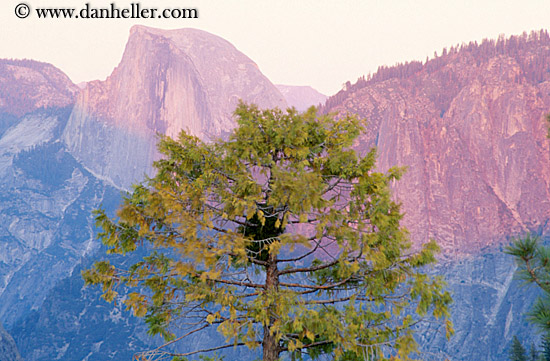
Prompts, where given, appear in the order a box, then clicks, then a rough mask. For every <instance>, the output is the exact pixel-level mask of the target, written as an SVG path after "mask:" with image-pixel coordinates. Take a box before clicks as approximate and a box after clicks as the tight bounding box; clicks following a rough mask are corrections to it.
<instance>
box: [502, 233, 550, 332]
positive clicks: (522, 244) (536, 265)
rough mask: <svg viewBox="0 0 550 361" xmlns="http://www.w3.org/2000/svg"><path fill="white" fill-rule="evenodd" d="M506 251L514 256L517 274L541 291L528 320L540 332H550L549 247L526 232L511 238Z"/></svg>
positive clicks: (538, 238)
mask: <svg viewBox="0 0 550 361" xmlns="http://www.w3.org/2000/svg"><path fill="white" fill-rule="evenodd" d="M505 252H506V253H508V254H510V255H512V256H514V257H515V258H516V262H517V263H518V266H519V269H518V272H517V275H518V277H519V278H520V279H522V280H523V281H525V282H526V283H527V284H535V285H537V286H538V287H539V288H540V289H542V291H543V295H542V297H539V298H537V300H536V301H535V304H534V305H533V308H532V309H531V311H530V312H529V314H528V320H529V321H530V322H531V323H533V324H534V325H535V326H537V327H538V328H539V329H540V330H541V331H542V332H545V333H549V332H550V248H548V247H545V246H543V245H541V244H540V237H538V236H536V235H532V234H527V235H526V236H525V237H523V238H519V239H515V240H513V242H512V244H511V245H510V246H508V247H506V250H505Z"/></svg>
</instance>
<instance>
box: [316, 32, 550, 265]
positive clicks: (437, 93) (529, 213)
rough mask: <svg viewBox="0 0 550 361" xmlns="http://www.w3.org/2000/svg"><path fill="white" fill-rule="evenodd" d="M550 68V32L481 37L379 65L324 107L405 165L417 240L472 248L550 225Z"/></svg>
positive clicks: (458, 249)
mask: <svg viewBox="0 0 550 361" xmlns="http://www.w3.org/2000/svg"><path fill="white" fill-rule="evenodd" d="M549 70H550V40H549V38H548V34H547V33H546V32H541V33H533V34H531V35H530V36H527V35H524V36H522V37H513V38H511V39H508V40H504V39H500V40H499V41H498V42H494V41H485V42H484V43H482V44H481V45H477V44H470V45H468V46H463V47H462V49H455V48H453V49H451V51H450V52H447V51H445V55H443V56H441V57H439V58H436V59H433V60H431V61H429V62H427V63H425V64H422V63H411V64H406V65H401V66H397V67H395V68H382V69H381V70H380V71H379V72H378V73H377V74H375V75H374V76H373V77H372V78H370V79H360V80H359V81H358V82H357V84H355V85H349V86H348V89H347V90H345V91H342V92H341V93H339V94H337V95H336V96H334V97H332V98H331V99H329V100H328V101H327V106H326V107H325V109H324V110H325V111H327V112H328V111H337V112H340V113H345V112H351V113H356V114H359V115H360V116H361V117H363V118H365V119H366V120H367V124H368V125H367V130H366V132H365V134H364V135H363V136H362V137H361V138H360V139H359V141H358V143H357V144H356V146H357V148H358V149H361V150H364V149H368V148H370V147H372V146H377V147H378V151H379V160H378V162H379V167H380V168H381V169H388V168H389V167H391V166H395V165H398V166H407V167H408V168H409V170H408V171H407V173H406V174H405V175H404V177H403V179H402V180H401V181H399V182H398V183H397V184H396V186H395V195H396V197H397V198H398V199H399V200H401V201H402V203H403V211H404V212H405V214H406V216H405V225H406V226H407V227H408V229H409V230H410V232H411V235H412V238H413V240H414V241H415V242H416V243H420V242H423V241H425V240H427V239H429V238H434V239H436V240H437V241H438V242H439V243H440V245H441V246H442V247H443V249H444V252H445V254H446V255H448V256H452V255H453V254H475V253H478V252H479V250H480V249H481V248H483V247H485V246H488V245H491V244H495V242H499V241H503V240H505V239H506V237H508V236H510V235H515V234H518V233H522V232H525V231H527V230H537V231H539V232H548V231H549V230H550V229H549V225H548V220H549V219H550V156H549V155H550V153H549V141H548V139H546V134H547V124H546V121H545V115H546V114H547V113H548V112H549V111H550V72H549Z"/></svg>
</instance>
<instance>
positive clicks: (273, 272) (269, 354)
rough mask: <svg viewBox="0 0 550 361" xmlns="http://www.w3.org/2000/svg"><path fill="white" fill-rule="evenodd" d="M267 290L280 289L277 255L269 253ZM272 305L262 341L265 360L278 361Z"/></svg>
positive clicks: (268, 309)
mask: <svg viewBox="0 0 550 361" xmlns="http://www.w3.org/2000/svg"><path fill="white" fill-rule="evenodd" d="M265 286H266V292H268V293H270V292H274V291H275V292H276V291H277V290H278V289H279V270H278V269H277V256H274V255H273V254H271V253H270V254H269V259H268V265H267V267H266V277H265ZM272 307H273V306H269V307H268V308H267V312H268V315H269V325H265V326H264V338H263V341H262V347H263V361H277V360H278V359H279V353H280V349H279V341H277V340H276V338H275V335H271V332H270V331H271V325H273V323H274V322H275V317H274V316H273V314H274V313H273V312H272Z"/></svg>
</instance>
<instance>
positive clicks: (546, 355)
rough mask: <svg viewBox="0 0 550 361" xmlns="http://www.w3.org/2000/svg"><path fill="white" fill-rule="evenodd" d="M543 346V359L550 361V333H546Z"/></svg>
mask: <svg viewBox="0 0 550 361" xmlns="http://www.w3.org/2000/svg"><path fill="white" fill-rule="evenodd" d="M541 347H542V352H541V356H542V360H543V361H550V335H549V334H546V335H544V337H543V338H542V343H541Z"/></svg>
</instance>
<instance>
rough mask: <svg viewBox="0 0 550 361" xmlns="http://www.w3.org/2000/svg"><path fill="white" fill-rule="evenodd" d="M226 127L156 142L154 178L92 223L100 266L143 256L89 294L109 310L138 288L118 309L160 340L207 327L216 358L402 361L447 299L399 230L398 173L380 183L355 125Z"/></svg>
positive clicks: (310, 118) (250, 120)
mask: <svg viewBox="0 0 550 361" xmlns="http://www.w3.org/2000/svg"><path fill="white" fill-rule="evenodd" d="M235 117H236V120H237V124H238V126H237V128H236V129H235V130H234V132H233V133H232V134H231V135H230V137H229V139H228V140H226V141H224V140H219V141H216V142H213V143H204V142H202V141H200V140H199V139H197V138H196V137H193V136H190V135H187V134H185V133H184V132H182V133H181V134H180V136H179V138H178V139H177V140H173V139H170V138H168V137H162V139H161V141H160V144H159V149H160V151H161V152H162V153H163V154H164V158H163V159H162V160H160V161H158V162H156V163H155V167H156V169H157V171H158V172H157V175H156V176H155V177H154V178H152V179H150V180H148V181H147V182H145V183H144V184H142V185H138V186H136V187H135V188H134V191H133V193H132V194H130V195H129V196H128V197H127V198H126V199H124V202H123V204H122V205H121V207H120V209H119V210H118V213H117V218H116V219H110V218H109V217H107V216H106V215H105V214H104V212H103V211H99V212H98V214H97V223H98V225H99V226H100V227H101V229H102V230H103V231H102V233H101V234H100V238H101V240H102V241H103V242H104V243H105V244H106V245H107V246H109V247H110V252H113V253H121V254H125V253H127V252H132V251H135V250H136V249H137V247H141V246H146V247H148V249H150V250H151V253H150V255H149V256H148V257H146V258H144V259H143V260H142V261H141V262H139V263H137V264H135V265H133V266H132V267H131V268H130V269H129V270H119V269H116V268H115V267H113V266H112V265H110V264H109V262H107V261H104V262H100V263H98V264H97V265H96V267H95V268H93V269H90V270H87V271H85V272H84V278H85V279H86V281H87V282H88V283H90V284H101V285H102V286H103V291H104V292H105V298H106V299H107V300H113V299H114V298H115V296H116V295H117V293H116V289H117V286H119V285H127V286H131V287H136V286H137V287H136V288H135V289H137V290H142V292H139V291H136V292H133V293H131V294H130V295H128V296H127V297H126V298H125V301H124V302H125V303H126V305H127V306H128V308H129V309H131V310H133V312H134V313H135V314H136V315H137V316H140V317H145V318H146V320H147V322H148V324H149V327H150V331H151V333H153V334H161V335H163V336H164V337H165V338H166V339H167V340H172V339H174V338H176V337H181V336H182V335H185V334H193V333H195V332H200V331H202V330H204V329H206V328H209V327H215V328H216V329H217V330H218V331H219V332H220V333H221V334H223V335H224V336H225V338H226V344H223V345H218V346H213V348H215V349H222V348H224V347H234V346H246V347H249V348H256V347H262V348H263V351H264V360H275V359H277V358H278V357H279V356H280V355H282V354H283V353H290V354H293V355H294V356H296V357H300V356H301V355H302V354H303V353H308V354H309V355H310V357H313V358H316V357H318V356H320V355H322V354H331V355H333V356H334V357H335V358H336V359H341V360H352V359H354V358H357V357H361V359H363V356H365V355H371V356H372V355H376V359H378V360H384V359H390V358H392V359H401V360H407V359H409V357H410V356H411V355H413V354H414V351H415V350H416V347H417V344H416V342H415V340H414V338H413V330H412V328H411V326H413V325H415V324H417V323H418V322H419V320H420V319H421V318H423V317H434V316H435V317H437V318H443V319H446V318H447V317H448V310H447V307H448V305H449V303H450V302H451V298H450V296H449V294H448V293H447V292H445V291H444V290H443V288H442V287H443V286H442V285H443V282H442V281H441V280H440V279H437V278H432V277H429V276H427V275H425V274H423V273H422V272H419V270H420V269H421V268H422V267H424V266H425V265H427V264H430V263H433V262H434V260H435V258H434V252H437V245H435V243H433V242H430V243H428V244H426V246H425V247H424V248H423V249H422V250H421V251H419V252H418V253H414V252H411V250H410V249H409V247H410V245H409V242H408V238H407V232H406V230H405V229H403V228H402V227H401V226H400V220H401V218H402V215H401V213H400V211H399V205H398V204H396V203H395V202H393V201H392V200H391V195H390V189H389V184H390V182H391V181H392V180H394V179H399V177H400V175H401V173H402V170H401V169H399V168H394V169H391V170H390V171H389V172H388V173H386V174H384V173H380V172H376V171H375V169H374V167H375V158H376V151H375V150H374V149H373V150H371V151H370V152H369V153H367V154H365V155H359V154H357V153H356V152H355V151H354V150H352V145H353V142H354V141H355V140H356V139H357V137H358V135H359V134H360V133H361V131H362V129H363V128H362V127H363V124H362V122H361V121H359V120H358V119H356V118H355V117H353V116H347V117H344V118H342V119H334V118H333V117H331V116H321V115H318V114H317V113H316V110H315V108H311V109H310V110H309V111H307V112H305V113H303V114H300V113H297V112H296V111H295V110H293V109H290V110H288V111H287V112H283V111H280V110H277V109H275V110H260V109H258V108H257V107H255V106H249V105H246V104H241V105H240V106H239V107H238V108H237V110H236V111H235ZM185 324H193V326H192V327H190V328H187V329H185V328H182V327H184V326H183V325H185ZM445 325H446V328H447V330H448V332H452V326H451V324H450V322H446V323H445ZM167 353H168V352H167ZM190 354H193V352H188V353H182V354H179V355H177V354H172V356H177V357H184V356H187V355H190ZM369 357H370V356H369Z"/></svg>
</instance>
